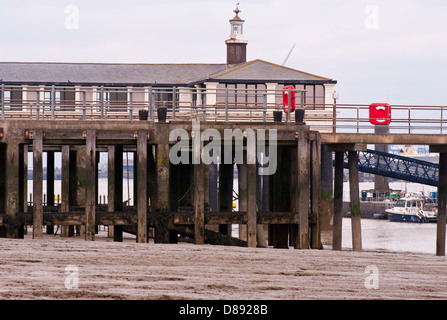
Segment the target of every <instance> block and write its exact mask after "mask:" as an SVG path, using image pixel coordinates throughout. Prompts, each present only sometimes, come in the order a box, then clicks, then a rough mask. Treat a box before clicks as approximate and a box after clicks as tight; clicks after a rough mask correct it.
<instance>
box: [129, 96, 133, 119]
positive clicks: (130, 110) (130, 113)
mask: <svg viewBox="0 0 447 320" xmlns="http://www.w3.org/2000/svg"><path fill="white" fill-rule="evenodd" d="M132 93H133V92H132V90H130V91H129V120H130V121H132V116H133V97H132Z"/></svg>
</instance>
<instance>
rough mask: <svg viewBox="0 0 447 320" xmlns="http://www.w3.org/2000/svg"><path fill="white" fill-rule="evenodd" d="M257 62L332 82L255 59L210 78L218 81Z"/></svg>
mask: <svg viewBox="0 0 447 320" xmlns="http://www.w3.org/2000/svg"><path fill="white" fill-rule="evenodd" d="M255 62H262V63H265V64H269V65H272V66H274V67H277V68H282V69H286V70H290V71H293V72H297V73H300V74H305V75H308V76H311V77H315V78H319V79H321V80H332V79H330V78H326V77H322V76H318V75H315V74H312V73H308V72H304V71H301V70H297V69H293V68H289V67H285V66H281V65H279V64H276V63H273V62H269V61H265V60H262V59H255V60H251V61H248V62H246V63H243V64H240V65H237V66H235V67H232V68H230V69H229V70H227V71H225V72H223V73H220V74H219V72H217V74H218V75H216V76H214V77H210V78H212V79H218V78H220V77H222V76H225V75H227V74H229V73H232V72H234V71H237V70H240V69H242V68H245V67H247V66H249V65H252V64H254V63H255Z"/></svg>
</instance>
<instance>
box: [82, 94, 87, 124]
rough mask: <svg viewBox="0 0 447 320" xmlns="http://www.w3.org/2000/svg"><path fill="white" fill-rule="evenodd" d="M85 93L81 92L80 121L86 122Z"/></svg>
mask: <svg viewBox="0 0 447 320" xmlns="http://www.w3.org/2000/svg"><path fill="white" fill-rule="evenodd" d="M86 95H87V94H86V92H85V91H82V120H86Z"/></svg>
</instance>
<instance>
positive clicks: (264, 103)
mask: <svg viewBox="0 0 447 320" xmlns="http://www.w3.org/2000/svg"><path fill="white" fill-rule="evenodd" d="M262 100H263V101H262V106H263V108H264V122H267V93H264V94H263V96H262Z"/></svg>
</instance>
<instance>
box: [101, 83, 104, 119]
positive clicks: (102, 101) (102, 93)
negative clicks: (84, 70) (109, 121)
mask: <svg viewBox="0 0 447 320" xmlns="http://www.w3.org/2000/svg"><path fill="white" fill-rule="evenodd" d="M101 120H104V86H101Z"/></svg>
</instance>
